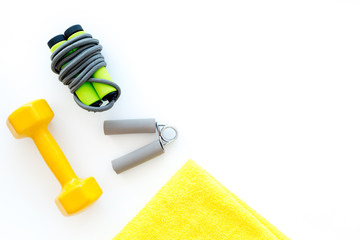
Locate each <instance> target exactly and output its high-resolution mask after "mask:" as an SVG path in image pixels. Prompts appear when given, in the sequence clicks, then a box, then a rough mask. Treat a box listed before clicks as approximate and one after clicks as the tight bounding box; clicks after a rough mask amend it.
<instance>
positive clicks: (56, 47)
mask: <svg viewBox="0 0 360 240" xmlns="http://www.w3.org/2000/svg"><path fill="white" fill-rule="evenodd" d="M48 46H49V47H50V49H51V51H52V54H51V61H52V62H51V70H52V71H53V72H54V73H56V74H59V80H60V81H61V82H62V83H63V84H64V85H67V86H68V87H69V89H70V92H71V93H73V94H74V100H75V102H76V103H77V104H78V105H79V106H80V107H81V108H83V109H85V110H88V111H92V112H102V111H106V110H108V109H110V108H112V107H113V106H114V103H115V102H116V100H117V99H118V98H119V97H120V94H121V90H120V87H119V86H118V85H117V84H116V83H114V82H113V81H112V79H111V78H110V75H109V73H108V72H107V70H106V68H105V67H106V62H105V60H104V57H103V55H102V54H101V50H102V46H101V45H99V41H98V40H97V39H94V38H93V37H92V36H91V35H90V34H88V33H85V32H84V31H83V29H82V27H81V26H80V25H74V26H72V27H70V28H68V29H67V30H66V31H65V33H64V34H61V35H57V36H55V37H53V38H52V39H50V41H49V42H48Z"/></svg>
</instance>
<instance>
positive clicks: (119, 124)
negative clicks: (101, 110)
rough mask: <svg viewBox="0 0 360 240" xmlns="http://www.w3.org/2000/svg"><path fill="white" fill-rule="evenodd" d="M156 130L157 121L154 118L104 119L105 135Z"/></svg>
mask: <svg viewBox="0 0 360 240" xmlns="http://www.w3.org/2000/svg"><path fill="white" fill-rule="evenodd" d="M155 132H156V122H155V119H154V118H148V119H125V120H107V121H104V133H105V135H113V134H128V133H155Z"/></svg>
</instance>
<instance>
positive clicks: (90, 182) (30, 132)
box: [7, 99, 102, 216]
mask: <svg viewBox="0 0 360 240" xmlns="http://www.w3.org/2000/svg"><path fill="white" fill-rule="evenodd" d="M53 117H54V112H53V111H52V110H51V108H50V106H49V105H48V103H47V102H46V101H45V100H44V99H40V100H35V101H32V102H30V103H28V104H25V105H23V106H22V107H20V108H18V109H17V110H16V111H14V112H13V113H12V114H11V115H10V116H9V118H8V120H7V125H8V127H9V129H10V131H11V133H12V134H13V135H14V137H15V138H25V137H31V138H32V139H33V140H34V142H35V144H36V146H37V148H38V149H39V151H40V153H41V155H42V157H43V158H44V160H45V162H46V164H47V165H48V166H49V168H50V170H51V171H52V172H53V174H54V175H55V177H56V178H57V179H58V181H59V182H60V184H61V186H62V191H61V192H60V194H59V195H58V196H57V198H56V200H55V202H56V205H57V206H58V207H59V209H60V211H61V212H62V214H64V215H65V216H68V215H71V214H74V213H77V212H79V211H80V210H82V209H84V208H86V207H87V206H89V205H90V204H92V203H93V202H95V201H96V200H97V199H98V198H99V197H100V196H101V194H102V190H101V188H100V187H99V185H98V183H97V182H96V180H95V179H94V178H93V177H89V178H85V179H81V178H78V177H77V176H76V174H75V172H74V170H73V169H72V168H71V166H70V164H69V162H68V161H67V159H66V157H65V155H64V153H63V152H62V151H61V149H60V147H59V145H58V144H57V143H56V141H55V139H54V138H53V137H52V136H51V134H50V132H49V130H48V128H47V126H48V124H49V123H50V121H51V119H52V118H53Z"/></svg>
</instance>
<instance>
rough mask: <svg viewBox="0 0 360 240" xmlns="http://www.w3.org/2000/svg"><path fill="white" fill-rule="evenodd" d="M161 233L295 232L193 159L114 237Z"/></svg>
mask: <svg viewBox="0 0 360 240" xmlns="http://www.w3.org/2000/svg"><path fill="white" fill-rule="evenodd" d="M155 239H157V240H176V239H179V240H180V239H181V240H188V239H189V240H190V239H209V240H222V239H226V240H230V239H237V240H243V239H244V240H248V239H249V240H250V239H251V240H252V239H253V240H255V239H256V240H262V239H266V240H284V239H289V238H288V237H286V236H285V235H284V234H282V233H281V232H280V231H279V230H277V229H276V228H275V227H274V226H273V225H271V224H270V223H269V222H268V221H266V220H265V219H264V218H263V217H261V216H260V215H259V214H258V213H256V212H255V211H254V210H253V209H251V208H250V207H249V206H248V205H246V204H245V203H244V202H243V201H241V200H240V199H239V198H237V197H236V196H235V195H234V194H233V193H231V192H230V191H229V190H227V189H226V188H225V187H223V186H222V185H221V184H220V183H219V182H218V181H216V180H215V179H214V178H213V177H212V176H211V175H210V174H208V173H207V172H206V171H205V170H204V169H202V168H201V167H199V166H198V165H197V164H196V163H195V162H194V161H192V160H189V161H188V162H187V163H186V164H185V165H184V166H183V167H182V168H181V169H180V170H179V171H178V172H177V173H176V174H175V175H174V176H173V177H172V178H171V179H170V180H169V181H168V182H167V183H166V184H165V186H164V187H163V188H162V189H161V190H160V191H159V192H158V193H157V194H156V195H155V197H153V199H152V200H151V201H150V202H149V203H148V204H147V205H146V206H145V207H144V208H143V209H142V210H141V211H140V212H139V213H138V214H137V215H136V217H135V218H134V219H132V220H131V221H130V222H129V223H128V224H127V225H126V226H125V228H124V229H123V230H122V231H121V232H120V233H119V234H118V235H117V236H116V237H115V238H114V239H113V240H155Z"/></svg>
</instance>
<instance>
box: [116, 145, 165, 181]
mask: <svg viewBox="0 0 360 240" xmlns="http://www.w3.org/2000/svg"><path fill="white" fill-rule="evenodd" d="M162 153H164V148H163V146H162V145H161V143H160V141H159V140H156V141H154V142H152V143H149V144H148V145H145V146H143V147H141V148H139V149H137V150H135V151H133V152H131V153H128V154H126V155H124V156H122V157H119V158H117V159H115V160H113V161H112V162H111V163H112V167H113V169H114V171H115V172H116V173H117V174H119V173H121V172H124V171H126V170H128V169H130V168H133V167H135V166H137V165H139V164H141V163H144V162H146V161H148V160H150V159H152V158H154V157H157V156H159V155H161V154H162Z"/></svg>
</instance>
